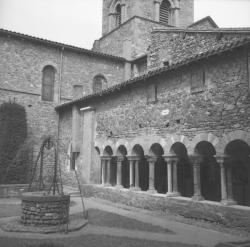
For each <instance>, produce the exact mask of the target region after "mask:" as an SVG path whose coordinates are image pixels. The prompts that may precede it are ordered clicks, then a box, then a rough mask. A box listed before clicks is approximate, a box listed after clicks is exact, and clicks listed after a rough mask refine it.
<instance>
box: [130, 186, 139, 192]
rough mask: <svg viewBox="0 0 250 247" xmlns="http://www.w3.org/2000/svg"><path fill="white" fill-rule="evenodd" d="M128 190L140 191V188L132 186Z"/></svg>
mask: <svg viewBox="0 0 250 247" xmlns="http://www.w3.org/2000/svg"><path fill="white" fill-rule="evenodd" d="M130 190H132V191H141V188H140V187H137V186H135V187H134V186H133V187H130Z"/></svg>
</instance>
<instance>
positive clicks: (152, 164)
mask: <svg viewBox="0 0 250 247" xmlns="http://www.w3.org/2000/svg"><path fill="white" fill-rule="evenodd" d="M156 161H157V157H149V158H148V163H149V189H148V192H149V193H157V191H156V190H155V162H156Z"/></svg>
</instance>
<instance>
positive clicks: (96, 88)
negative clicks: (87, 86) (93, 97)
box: [93, 75, 107, 93]
mask: <svg viewBox="0 0 250 247" xmlns="http://www.w3.org/2000/svg"><path fill="white" fill-rule="evenodd" d="M106 84H107V80H106V78H105V77H104V76H102V75H98V76H95V78H94V81H93V93H97V92H100V91H102V89H104V88H106V86H107V85H106Z"/></svg>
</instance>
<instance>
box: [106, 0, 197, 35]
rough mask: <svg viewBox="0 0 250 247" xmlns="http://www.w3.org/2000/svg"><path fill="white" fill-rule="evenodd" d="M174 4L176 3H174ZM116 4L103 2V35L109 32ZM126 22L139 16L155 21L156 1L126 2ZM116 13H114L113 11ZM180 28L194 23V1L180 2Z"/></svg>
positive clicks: (108, 1)
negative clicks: (110, 19) (110, 16)
mask: <svg viewBox="0 0 250 247" xmlns="http://www.w3.org/2000/svg"><path fill="white" fill-rule="evenodd" d="M172 2H174V1H172ZM113 3H115V1H114V0H104V1H103V17H102V34H103V35H105V34H107V33H108V32H109V16H108V15H109V14H110V13H111V12H112V9H111V8H110V7H112V6H113V5H114V4H113ZM125 8H126V20H128V19H130V18H133V17H134V16H139V17H143V18H147V19H149V20H153V21H154V20H155V1H154V0H147V1H145V0H127V1H126V5H125ZM113 12H114V11H113ZM179 18H180V20H179V26H180V27H187V26H188V25H190V24H192V23H193V21H194V1H193V0H181V1H180V14H179Z"/></svg>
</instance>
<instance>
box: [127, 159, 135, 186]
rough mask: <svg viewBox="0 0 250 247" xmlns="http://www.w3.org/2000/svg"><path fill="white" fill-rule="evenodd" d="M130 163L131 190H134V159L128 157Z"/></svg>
mask: <svg viewBox="0 0 250 247" xmlns="http://www.w3.org/2000/svg"><path fill="white" fill-rule="evenodd" d="M127 159H128V161H129V188H130V189H134V187H135V185H134V161H135V160H134V157H127Z"/></svg>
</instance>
